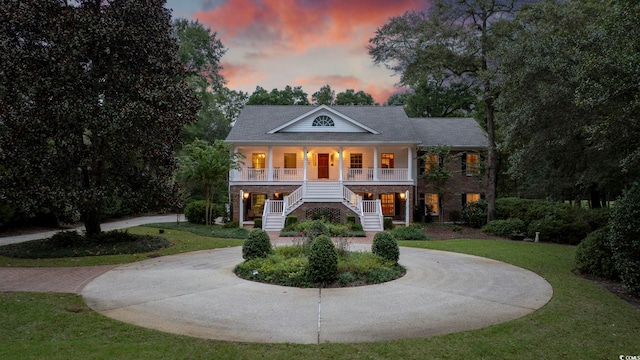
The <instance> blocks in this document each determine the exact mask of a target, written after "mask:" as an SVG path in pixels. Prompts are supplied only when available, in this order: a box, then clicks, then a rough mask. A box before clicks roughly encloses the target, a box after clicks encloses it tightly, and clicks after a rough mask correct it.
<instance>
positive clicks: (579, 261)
mask: <svg viewBox="0 0 640 360" xmlns="http://www.w3.org/2000/svg"><path fill="white" fill-rule="evenodd" d="M608 232H609V228H607V227H604V228H601V229H598V230H596V231H594V232H592V233H590V234H589V235H587V237H586V238H585V239H584V240H582V242H581V243H580V245H578V247H577V248H576V267H577V269H578V270H580V271H582V272H585V273H587V274H591V275H595V276H599V277H603V278H607V279H613V280H615V279H617V278H618V273H617V272H616V270H615V266H614V263H613V252H612V251H611V247H610V246H609V242H608V240H607V234H608Z"/></svg>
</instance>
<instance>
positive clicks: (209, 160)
mask: <svg viewBox="0 0 640 360" xmlns="http://www.w3.org/2000/svg"><path fill="white" fill-rule="evenodd" d="M185 152H186V155H184V156H182V157H180V160H179V163H180V167H179V169H178V172H177V178H178V179H179V181H180V182H181V183H183V184H185V185H186V186H187V187H191V188H194V187H200V188H201V189H202V190H203V191H204V198H205V215H206V216H205V217H206V224H207V225H211V212H212V204H213V199H214V196H215V189H216V187H218V186H219V185H220V183H222V182H226V179H227V174H228V173H229V170H231V169H239V159H240V157H241V156H242V155H241V154H240V153H236V152H232V151H231V144H227V143H225V142H223V141H222V140H216V141H215V142H214V143H213V145H210V144H209V143H207V142H206V141H203V140H195V141H194V142H193V143H191V144H188V145H186V146H185Z"/></svg>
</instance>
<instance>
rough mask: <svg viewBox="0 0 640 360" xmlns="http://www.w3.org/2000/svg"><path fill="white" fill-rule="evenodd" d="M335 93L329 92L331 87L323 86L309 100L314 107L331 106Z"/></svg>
mask: <svg viewBox="0 0 640 360" xmlns="http://www.w3.org/2000/svg"><path fill="white" fill-rule="evenodd" d="M335 98H336V92H335V91H333V90H331V86H329V85H325V86H323V87H321V88H320V90H318V91H316V92H314V93H313V95H311V100H312V101H313V103H314V104H315V105H333V104H334V102H335Z"/></svg>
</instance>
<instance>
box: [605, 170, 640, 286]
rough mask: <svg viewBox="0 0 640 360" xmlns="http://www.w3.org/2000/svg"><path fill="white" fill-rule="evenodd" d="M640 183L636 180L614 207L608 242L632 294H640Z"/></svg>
mask: <svg viewBox="0 0 640 360" xmlns="http://www.w3.org/2000/svg"><path fill="white" fill-rule="evenodd" d="M638 204H640V183H637V182H636V183H634V184H633V185H631V188H630V189H629V190H628V191H626V192H625V193H624V194H623V196H622V197H621V198H619V199H618V200H617V201H616V204H615V206H614V208H613V209H612V210H611V219H610V220H609V228H610V230H609V242H610V245H611V250H612V252H613V260H614V265H615V269H616V271H618V274H619V275H620V279H621V280H622V283H623V284H624V286H625V287H626V288H627V290H628V291H629V292H630V293H631V294H633V295H636V296H638V295H640V206H638Z"/></svg>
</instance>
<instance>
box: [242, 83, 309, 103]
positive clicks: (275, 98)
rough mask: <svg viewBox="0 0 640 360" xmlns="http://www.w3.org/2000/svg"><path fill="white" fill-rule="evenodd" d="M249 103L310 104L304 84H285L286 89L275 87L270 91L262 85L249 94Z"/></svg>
mask: <svg viewBox="0 0 640 360" xmlns="http://www.w3.org/2000/svg"><path fill="white" fill-rule="evenodd" d="M247 105H309V99H308V98H307V93H306V92H304V91H302V86H295V87H293V88H292V87H291V86H289V85H287V86H285V88H284V90H278V89H273V90H271V92H268V91H267V90H265V89H264V88H263V87H261V86H257V87H256V90H255V91H254V92H253V94H251V95H250V96H249V99H248V100H247Z"/></svg>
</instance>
